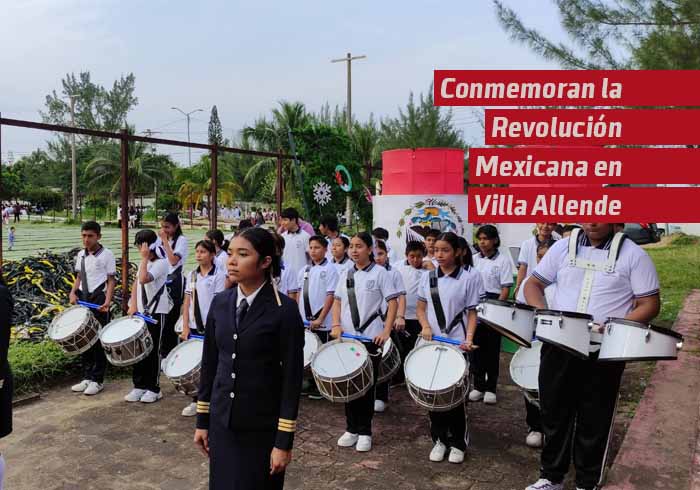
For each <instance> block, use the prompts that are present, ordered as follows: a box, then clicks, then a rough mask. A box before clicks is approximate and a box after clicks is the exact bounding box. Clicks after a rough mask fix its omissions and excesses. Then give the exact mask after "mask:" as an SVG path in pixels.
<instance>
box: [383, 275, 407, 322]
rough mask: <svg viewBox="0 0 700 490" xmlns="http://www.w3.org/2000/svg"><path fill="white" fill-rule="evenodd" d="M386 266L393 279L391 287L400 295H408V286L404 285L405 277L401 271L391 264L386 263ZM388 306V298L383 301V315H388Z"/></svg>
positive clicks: (390, 278)
mask: <svg viewBox="0 0 700 490" xmlns="http://www.w3.org/2000/svg"><path fill="white" fill-rule="evenodd" d="M384 268H385V269H386V271H387V272H388V273H389V280H390V281H391V287H392V288H393V289H394V291H396V292H397V293H399V296H406V288H405V287H404V285H403V277H401V272H400V271H399V270H398V269H396V268H395V267H392V266H391V265H390V264H386V265H385V266H384ZM397 297H398V296H397ZM388 308H389V304H388V303H387V302H386V300H384V301H383V302H382V315H386V312H387V309H388ZM404 316H405V315H404Z"/></svg>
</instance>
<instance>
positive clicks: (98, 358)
mask: <svg viewBox="0 0 700 490" xmlns="http://www.w3.org/2000/svg"><path fill="white" fill-rule="evenodd" d="M77 296H78V298H80V299H81V300H83V301H88V302H90V303H95V304H97V305H102V304H103V303H104V302H105V299H106V296H105V292H104V286H103V288H98V289H96V290H95V291H93V292H92V293H91V294H85V293H83V291H82V290H80V289H79V290H78V291H77ZM91 311H92V314H93V315H95V318H96V319H97V321H98V322H99V323H100V325H102V326H103V327H104V326H105V325H107V324H108V323H109V321H110V316H111V315H110V314H109V312H107V313H100V312H97V311H95V310H91ZM80 361H81V363H82V365H83V379H87V380H90V381H94V382H95V383H99V384H102V383H104V380H105V371H107V356H106V355H105V351H104V349H103V348H102V344H101V343H100V342H99V341H98V342H97V343H96V344H95V345H93V346H92V347H90V348H89V349H88V350H87V351H86V352H83V354H82V355H81V356H80Z"/></svg>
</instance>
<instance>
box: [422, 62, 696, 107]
mask: <svg viewBox="0 0 700 490" xmlns="http://www.w3.org/2000/svg"><path fill="white" fill-rule="evenodd" d="M433 76H434V78H433V82H434V84H433V87H434V99H435V105H438V106H566V105H575V106H647V107H648V106H700V91H698V87H699V86H700V70H648V71H644V70H435V71H434V73H433Z"/></svg>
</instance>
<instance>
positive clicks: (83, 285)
mask: <svg viewBox="0 0 700 490" xmlns="http://www.w3.org/2000/svg"><path fill="white" fill-rule="evenodd" d="M85 255H87V250H86V251H83V256H82V257H81V258H80V289H82V290H83V291H85V294H88V293H89V292H90V286H88V279H87V271H86V270H85Z"/></svg>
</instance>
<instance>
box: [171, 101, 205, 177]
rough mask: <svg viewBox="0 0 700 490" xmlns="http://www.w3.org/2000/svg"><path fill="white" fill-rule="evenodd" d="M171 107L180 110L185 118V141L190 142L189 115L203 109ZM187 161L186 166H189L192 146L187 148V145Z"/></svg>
mask: <svg viewBox="0 0 700 490" xmlns="http://www.w3.org/2000/svg"><path fill="white" fill-rule="evenodd" d="M171 109H173V110H175V111H178V112H181V113H182V114H183V115H184V116H185V117H186V118H187V142H188V143H191V141H190V116H191V115H192V114H194V113H195V112H204V109H195V110H193V111H190V112H185V111H183V110H182V109H180V108H178V107H171ZM187 162H188V164H189V165H188V166H189V167H191V166H192V148H189V147H188V148H187Z"/></svg>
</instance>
